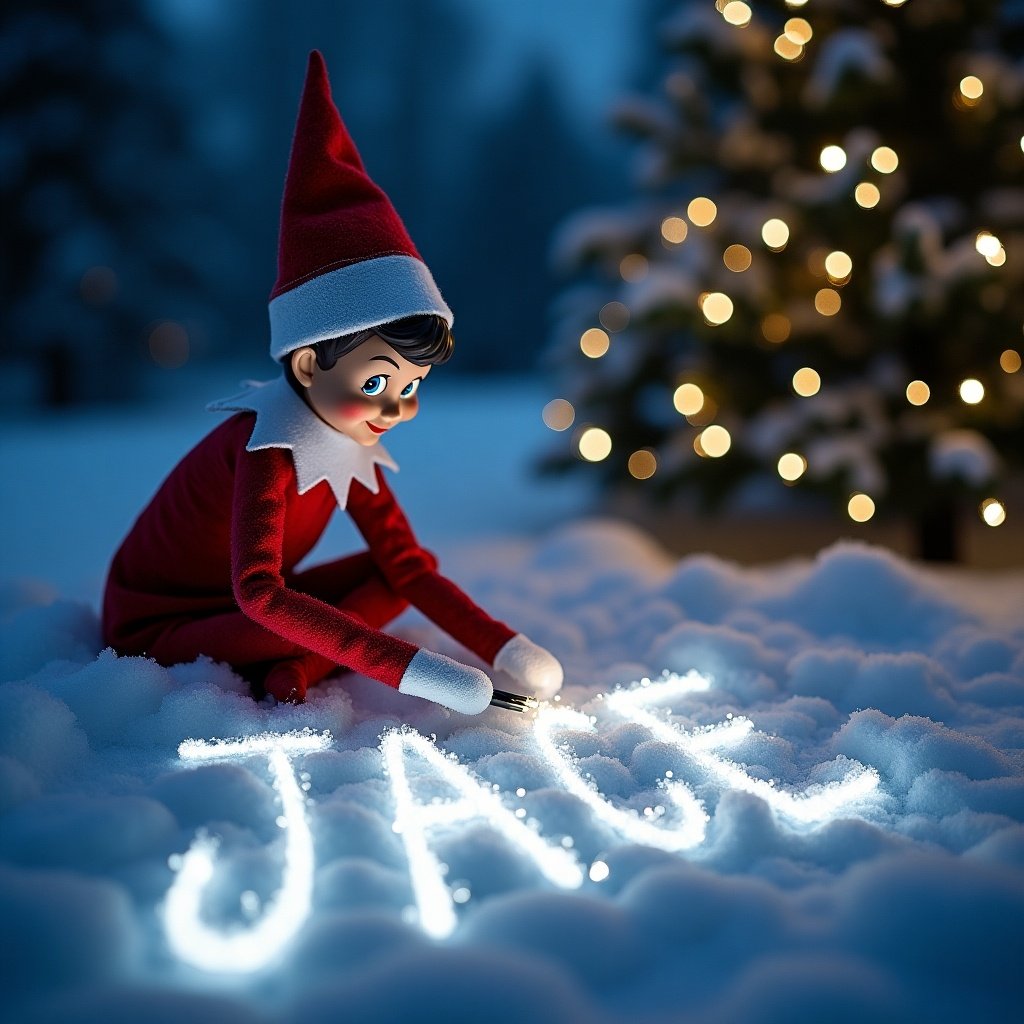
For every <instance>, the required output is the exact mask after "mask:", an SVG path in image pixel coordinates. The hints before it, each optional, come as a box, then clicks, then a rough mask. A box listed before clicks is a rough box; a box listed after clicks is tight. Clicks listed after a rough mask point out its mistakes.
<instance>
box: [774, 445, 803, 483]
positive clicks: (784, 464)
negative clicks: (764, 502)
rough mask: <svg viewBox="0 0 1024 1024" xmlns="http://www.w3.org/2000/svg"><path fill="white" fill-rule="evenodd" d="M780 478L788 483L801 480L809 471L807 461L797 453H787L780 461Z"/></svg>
mask: <svg viewBox="0 0 1024 1024" xmlns="http://www.w3.org/2000/svg"><path fill="white" fill-rule="evenodd" d="M778 469H779V476H781V477H782V479H783V480H785V481H786V482H787V483H792V482H793V481H794V480H799V479H800V477H802V476H803V475H804V472H805V471H806V469H807V460H806V459H805V458H804V457H803V456H802V455H797V453H796V452H786V454H785V455H783V456H782V457H781V458H780V459H779V466H778Z"/></svg>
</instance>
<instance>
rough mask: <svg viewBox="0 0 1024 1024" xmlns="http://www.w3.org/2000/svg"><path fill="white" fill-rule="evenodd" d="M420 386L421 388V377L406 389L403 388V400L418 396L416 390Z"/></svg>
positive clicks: (406, 386)
mask: <svg viewBox="0 0 1024 1024" xmlns="http://www.w3.org/2000/svg"><path fill="white" fill-rule="evenodd" d="M419 386H420V379H419V377H417V378H416V379H415V380H413V381H410V382H409V383H408V384H406V385H405V387H404V388H402V391H401V395H402V398H412V396H413V395H415V394H416V390H417V388H419Z"/></svg>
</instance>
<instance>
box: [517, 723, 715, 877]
mask: <svg viewBox="0 0 1024 1024" xmlns="http://www.w3.org/2000/svg"><path fill="white" fill-rule="evenodd" d="M570 729H571V730H575V731H577V732H592V731H594V726H593V723H592V721H591V719H590V717H589V716H587V715H584V714H582V713H581V712H579V711H574V710H573V709H572V708H552V707H547V708H542V709H541V711H540V712H539V713H538V715H537V720H536V722H535V723H534V738H535V739H536V741H537V746H538V747H540V750H541V753H542V754H543V755H544V757H545V759H546V760H547V762H548V765H549V766H550V767H551V770H552V771H553V772H554V774H555V776H556V777H557V779H558V781H559V783H560V784H561V785H562V786H563V787H564V788H565V789H566V790H567V791H568V792H570V793H572V795H573V796H575V797H576V798H577V799H578V800H581V801H582V802H583V803H585V804H586V805H587V807H588V808H589V809H590V811H591V813H592V814H593V815H594V817H595V818H597V819H598V820H600V821H602V822H603V823H604V824H605V825H607V826H608V827H609V828H611V829H612V830H613V831H615V832H618V833H619V834H620V835H622V836H623V837H624V838H626V839H628V840H630V841H631V842H634V843H642V844H643V845H644V846H653V847H656V848H657V849H660V850H670V851H675V850H689V849H691V848H692V847H694V846H699V845H700V844H701V843H702V842H704V835H705V826H706V825H707V821H708V816H707V813H706V812H705V810H704V806H703V804H701V802H700V801H699V800H698V799H697V798H696V797H695V796H694V795H693V793H692V791H691V790H690V788H689V787H688V786H686V785H684V784H681V783H678V782H667V781H666V782H664V783H663V784H662V788H663V789H664V792H665V796H666V798H667V800H669V801H671V802H672V803H673V804H674V805H675V807H676V809H677V811H678V814H679V819H680V820H679V822H678V824H676V825H674V826H665V827H659V826H657V825H654V824H652V823H651V822H649V821H645V820H644V819H643V818H642V817H641V816H640V815H639V814H637V813H636V812H635V811H626V810H622V809H621V808H619V807H615V806H613V805H612V804H610V803H609V802H608V800H607V799H606V798H605V797H604V796H602V795H601V793H599V792H598V790H597V787H596V786H595V785H594V784H593V783H592V782H590V781H589V780H587V779H584V778H583V777H582V776H581V775H580V773H579V767H578V765H577V764H576V761H575V758H573V757H572V756H570V755H569V754H566V753H564V752H563V751H562V750H561V749H560V748H559V746H558V745H557V744H556V742H555V740H554V734H555V733H557V732H559V731H562V730H570ZM591 877H593V876H591Z"/></svg>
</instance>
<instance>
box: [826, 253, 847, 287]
mask: <svg viewBox="0 0 1024 1024" xmlns="http://www.w3.org/2000/svg"><path fill="white" fill-rule="evenodd" d="M825 273H826V274H828V279H829V280H830V281H831V282H832V283H833V284H840V283H845V282H846V281H849V279H850V275H851V274H852V273H853V260H852V259H850V257H849V256H848V255H847V254H846V253H845V252H843V251H842V250H840V249H836V250H835V251H834V252H830V253H829V254H828V256H826V257H825Z"/></svg>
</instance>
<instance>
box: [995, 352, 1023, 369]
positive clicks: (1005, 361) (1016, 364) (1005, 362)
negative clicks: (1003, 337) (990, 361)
mask: <svg viewBox="0 0 1024 1024" xmlns="http://www.w3.org/2000/svg"><path fill="white" fill-rule="evenodd" d="M999 365H1000V367H1002V369H1003V371H1004V372H1005V373H1016V372H1017V371H1018V370H1019V369H1020V366H1021V359H1020V353H1019V352H1018V351H1017V350H1016V349H1012V348H1008V349H1007V350H1006V351H1005V352H1003V354H1002V355H1001V356H1000V357H999Z"/></svg>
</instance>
